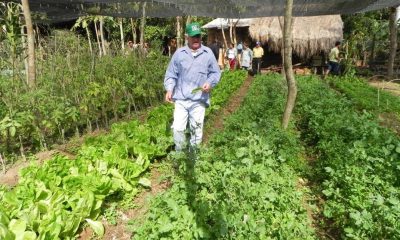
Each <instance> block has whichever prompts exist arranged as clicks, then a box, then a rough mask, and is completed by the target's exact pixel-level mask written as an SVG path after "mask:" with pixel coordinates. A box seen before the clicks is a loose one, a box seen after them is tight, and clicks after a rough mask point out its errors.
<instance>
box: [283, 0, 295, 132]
mask: <svg viewBox="0 0 400 240" xmlns="http://www.w3.org/2000/svg"><path fill="white" fill-rule="evenodd" d="M292 11H293V0H286V6H285V19H284V25H283V28H284V35H283V41H284V48H285V49H284V59H285V61H284V68H285V76H286V81H287V85H288V95H287V101H286V107H285V111H284V113H283V117H282V127H283V129H287V127H288V125H289V120H290V116H291V114H292V111H293V108H294V104H295V102H296V96H297V86H296V79H295V78H294V74H293V65H292V24H293V22H292V21H293V18H292Z"/></svg>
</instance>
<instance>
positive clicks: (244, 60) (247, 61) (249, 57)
mask: <svg viewBox="0 0 400 240" xmlns="http://www.w3.org/2000/svg"><path fill="white" fill-rule="evenodd" d="M252 61H253V51H251V49H250V48H249V46H248V45H247V43H244V44H243V50H242V57H241V66H242V69H244V70H250V69H251V63H252Z"/></svg>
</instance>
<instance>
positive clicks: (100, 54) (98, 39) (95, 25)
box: [94, 20, 103, 57]
mask: <svg viewBox="0 0 400 240" xmlns="http://www.w3.org/2000/svg"><path fill="white" fill-rule="evenodd" d="M94 30H95V31H96V39H97V47H98V48H99V56H100V57H101V56H102V55H103V50H102V48H101V43H100V38H99V30H98V27H97V21H96V20H95V21H94Z"/></svg>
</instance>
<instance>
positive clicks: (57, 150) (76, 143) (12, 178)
mask: <svg viewBox="0 0 400 240" xmlns="http://www.w3.org/2000/svg"><path fill="white" fill-rule="evenodd" d="M105 133H106V131H105V130H95V131H93V132H92V133H88V134H85V135H83V136H81V137H79V138H73V139H71V140H70V141H69V142H68V143H66V144H62V145H56V146H54V147H53V148H54V149H52V150H48V151H42V152H38V153H36V154H35V156H34V158H33V159H35V160H34V161H26V160H24V159H21V160H18V161H17V162H15V163H13V164H11V165H8V166H6V172H5V173H0V184H3V185H6V186H11V187H13V186H15V185H16V184H17V183H18V179H19V177H18V176H19V170H21V169H22V168H24V167H27V166H29V165H30V164H32V163H36V164H38V165H42V164H43V163H44V162H45V161H47V160H50V159H51V158H52V157H53V156H54V155H56V154H60V155H64V156H66V157H67V158H69V159H71V160H73V159H75V154H74V153H73V149H76V148H77V147H80V146H81V145H82V144H83V142H84V141H85V138H86V137H95V136H98V135H101V134H105Z"/></svg>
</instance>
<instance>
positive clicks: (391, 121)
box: [368, 79, 400, 135]
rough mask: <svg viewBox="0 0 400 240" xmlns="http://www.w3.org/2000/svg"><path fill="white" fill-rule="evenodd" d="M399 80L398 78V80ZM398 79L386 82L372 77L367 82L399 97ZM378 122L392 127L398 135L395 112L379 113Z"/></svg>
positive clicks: (397, 120) (397, 117)
mask: <svg viewBox="0 0 400 240" xmlns="http://www.w3.org/2000/svg"><path fill="white" fill-rule="evenodd" d="M399 81H400V80H399ZM399 81H396V82H394V81H393V82H388V81H383V80H379V79H372V80H370V81H369V82H368V83H369V85H371V86H373V87H376V88H378V89H381V90H383V91H386V92H389V93H391V94H393V95H395V96H399V97H400V84H398V83H399ZM378 118H379V121H380V124H381V125H382V126H384V127H387V128H389V129H392V130H393V131H395V132H396V133H397V134H399V135H400V119H399V116H398V114H396V113H381V114H379V116H378Z"/></svg>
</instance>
